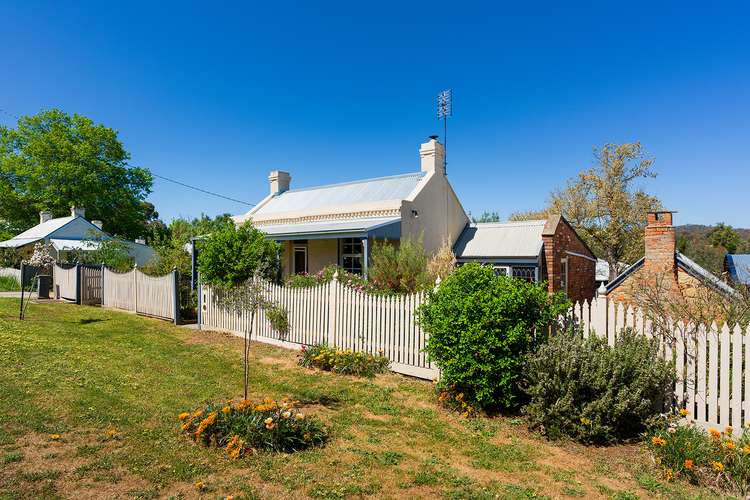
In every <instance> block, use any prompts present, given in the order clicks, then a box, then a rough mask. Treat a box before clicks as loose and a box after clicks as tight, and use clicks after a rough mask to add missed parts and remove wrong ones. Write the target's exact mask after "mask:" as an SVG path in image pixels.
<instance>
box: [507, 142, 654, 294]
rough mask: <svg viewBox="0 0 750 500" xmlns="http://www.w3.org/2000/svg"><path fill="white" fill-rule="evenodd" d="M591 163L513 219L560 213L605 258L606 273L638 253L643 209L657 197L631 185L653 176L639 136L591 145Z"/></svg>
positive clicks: (619, 268)
mask: <svg viewBox="0 0 750 500" xmlns="http://www.w3.org/2000/svg"><path fill="white" fill-rule="evenodd" d="M594 160H595V161H594V166H593V167H591V168H589V169H588V170H584V171H583V172H580V173H579V174H578V176H577V177H574V178H572V179H569V180H568V182H567V184H566V186H565V187H564V188H563V189H557V190H555V191H553V192H552V193H551V194H550V197H549V203H548V206H547V208H545V209H544V210H541V211H532V212H525V213H517V214H514V215H513V216H511V219H513V220H522V219H538V218H545V217H546V216H547V215H549V214H552V213H561V214H563V216H564V217H565V218H566V219H567V220H568V222H570V223H571V224H572V225H573V226H574V227H575V228H576V231H578V233H579V234H580V236H581V237H582V238H583V239H584V240H585V241H586V243H587V244H588V245H589V246H590V247H591V249H592V250H593V251H594V253H595V254H597V255H599V256H600V257H601V258H603V259H605V260H606V261H607V262H608V263H609V274H610V279H612V278H614V277H615V276H616V275H617V274H618V273H619V272H621V271H622V268H623V267H624V266H623V265H622V264H623V263H632V262H633V261H635V260H637V259H638V258H639V257H640V256H641V255H643V230H644V228H645V225H646V213H647V212H648V211H649V210H655V209H659V208H660V207H661V202H660V201H659V200H658V199H657V198H656V197H655V196H652V195H649V194H648V193H646V192H645V191H643V190H642V189H641V188H640V187H639V186H637V181H638V180H639V179H643V178H652V177H656V173H654V171H653V170H652V165H653V159H652V158H649V157H647V156H646V154H645V153H644V152H643V150H642V148H641V143H640V142H634V143H629V144H605V145H604V146H603V147H602V148H600V149H598V148H597V149H594Z"/></svg>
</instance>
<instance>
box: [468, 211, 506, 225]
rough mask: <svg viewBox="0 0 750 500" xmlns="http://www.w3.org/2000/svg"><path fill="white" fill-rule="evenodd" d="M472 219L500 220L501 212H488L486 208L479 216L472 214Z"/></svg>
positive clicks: (481, 220) (477, 221) (482, 220)
mask: <svg viewBox="0 0 750 500" xmlns="http://www.w3.org/2000/svg"><path fill="white" fill-rule="evenodd" d="M471 221H472V222H474V223H482V222H500V214H499V213H497V212H488V211H487V210H485V211H484V212H482V215H480V216H479V217H474V216H473V215H472V216H471Z"/></svg>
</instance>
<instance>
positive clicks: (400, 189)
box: [253, 172, 425, 217]
mask: <svg viewBox="0 0 750 500" xmlns="http://www.w3.org/2000/svg"><path fill="white" fill-rule="evenodd" d="M424 175H425V173H424V172H416V173H412V174H403V175H394V176H390V177H380V178H377V179H366V180H361V181H353V182H344V183H341V184H330V185H326V186H317V187H309V188H302V189H290V190H288V191H284V192H283V193H281V194H279V195H276V196H274V197H273V198H272V199H271V200H269V201H268V203H266V204H265V205H264V206H262V207H261V208H260V209H258V210H257V211H256V212H253V216H262V217H265V216H269V215H273V214H277V213H283V212H295V211H302V210H311V209H318V208H326V207H337V206H341V205H351V204H355V203H373V202H379V201H388V200H403V199H405V198H407V197H408V196H409V194H411V192H412V191H414V188H415V187H416V186H417V183H418V182H419V181H420V180H421V179H422V178H423V177H424Z"/></svg>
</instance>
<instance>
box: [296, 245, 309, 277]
mask: <svg viewBox="0 0 750 500" xmlns="http://www.w3.org/2000/svg"><path fill="white" fill-rule="evenodd" d="M294 274H307V247H294Z"/></svg>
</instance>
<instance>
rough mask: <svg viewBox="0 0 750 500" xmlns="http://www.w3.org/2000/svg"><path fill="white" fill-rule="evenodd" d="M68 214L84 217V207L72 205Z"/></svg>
mask: <svg viewBox="0 0 750 500" xmlns="http://www.w3.org/2000/svg"><path fill="white" fill-rule="evenodd" d="M70 216H71V217H83V218H84V219H85V218H86V209H85V208H83V207H77V206H75V205H73V206H72V207H70Z"/></svg>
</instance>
